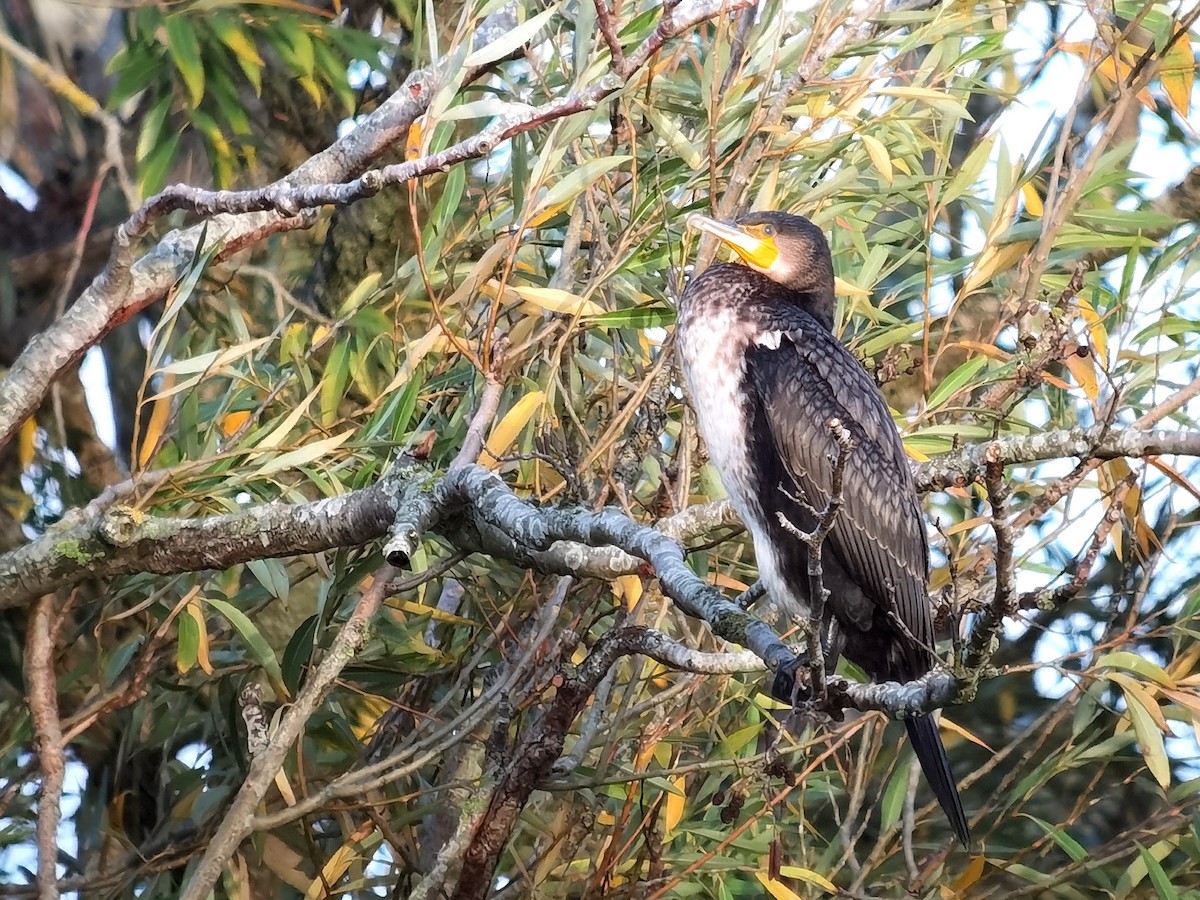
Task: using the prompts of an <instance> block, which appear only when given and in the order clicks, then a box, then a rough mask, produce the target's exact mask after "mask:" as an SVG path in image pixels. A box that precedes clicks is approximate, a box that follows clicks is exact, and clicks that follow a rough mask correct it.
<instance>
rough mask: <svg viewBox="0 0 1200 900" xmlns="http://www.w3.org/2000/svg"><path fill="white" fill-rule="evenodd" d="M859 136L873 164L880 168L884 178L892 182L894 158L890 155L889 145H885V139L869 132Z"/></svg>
mask: <svg viewBox="0 0 1200 900" xmlns="http://www.w3.org/2000/svg"><path fill="white" fill-rule="evenodd" d="M859 138H860V139H861V140H862V142H863V146H864V147H866V149H867V156H869V157H871V163H872V165H874V166H875V168H876V169H878V170H879V174H880V175H882V176H883V180H884V181H886V182H887V183H888V184H891V183H892V174H893V173H892V158H891V157H890V156H889V155H888V152H887V147H885V146H883V141H881V140H879V138H877V137H872V136H871V135H869V134H860V135H859Z"/></svg>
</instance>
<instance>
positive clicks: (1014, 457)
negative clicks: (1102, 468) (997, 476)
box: [913, 426, 1200, 493]
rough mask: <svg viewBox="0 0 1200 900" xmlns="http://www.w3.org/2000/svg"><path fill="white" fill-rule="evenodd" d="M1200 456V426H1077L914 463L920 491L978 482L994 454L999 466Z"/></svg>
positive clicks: (1014, 437)
mask: <svg viewBox="0 0 1200 900" xmlns="http://www.w3.org/2000/svg"><path fill="white" fill-rule="evenodd" d="M1176 455H1178V456H1200V431H1182V430H1180V431H1140V430H1138V429H1136V428H1124V429H1120V428H1104V427H1101V426H1097V427H1094V428H1072V429H1070V430H1063V431H1045V432H1042V433H1041V434H1028V435H1009V436H1005V437H1001V438H996V439H995V440H993V441H986V442H983V443H980V444H971V445H970V446H967V447H963V448H962V449H961V450H953V451H951V452H950V453H944V454H942V455H941V456H936V457H933V458H932V459H930V460H929V462H926V463H918V464H916V465H914V466H913V476H914V477H915V479H916V482H917V490H918V491H921V492H922V493H926V492H928V491H940V490H943V489H944V488H947V487H952V486H959V487H965V486H966V485H968V484H970V483H972V482H974V481H978V480H979V479H981V478H982V477H983V475H984V473H985V472H986V471H987V461H988V458H989V457H992V456H994V458H995V459H996V461H997V462H998V463H999V464H1000V465H1004V466H1013V465H1020V464H1023V463H1034V462H1042V461H1044V460H1048V459H1065V458H1067V457H1072V456H1077V457H1080V458H1083V459H1121V458H1128V459H1139V458H1141V457H1144V456H1176Z"/></svg>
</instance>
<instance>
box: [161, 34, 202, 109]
mask: <svg viewBox="0 0 1200 900" xmlns="http://www.w3.org/2000/svg"><path fill="white" fill-rule="evenodd" d="M164 24H165V27H166V32H167V52H169V53H170V54H171V59H173V60H174V61H175V68H177V69H178V70H179V75H180V77H181V78H182V79H183V83H184V85H186V86H187V89H188V94H189V95H190V96H191V101H192V105H193V106H199V105H200V101H201V100H203V99H204V61H203V60H202V59H201V58H200V41H199V40H197V38H196V29H195V26H194V24H193V22H192V18H191V16H189V15H187V14H185V13H181V12H180V13H175V14H174V15H170V16H167V19H166V22H165V23H164Z"/></svg>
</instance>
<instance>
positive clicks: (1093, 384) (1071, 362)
mask: <svg viewBox="0 0 1200 900" xmlns="http://www.w3.org/2000/svg"><path fill="white" fill-rule="evenodd" d="M1065 362H1066V364H1067V368H1068V369H1069V370H1070V372H1071V375H1072V376H1073V377H1074V378H1075V383H1076V384H1078V385H1079V386H1080V387H1081V388H1083V393H1084V395H1085V396H1087V398H1088V399H1089V400H1091V401H1092V402H1093V403H1095V402H1096V400H1097V399H1098V398H1099V397H1100V382H1099V380H1098V379H1097V378H1096V363H1095V361H1094V360H1093V359H1092V357H1091V356H1090V355H1089V356H1079V355H1077V354H1075V353H1072V354H1071V355H1070V356H1068V357H1067V358H1066V360H1065Z"/></svg>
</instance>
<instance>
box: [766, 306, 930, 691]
mask: <svg viewBox="0 0 1200 900" xmlns="http://www.w3.org/2000/svg"><path fill="white" fill-rule="evenodd" d="M792 318H793V317H789V321H788V322H787V325H788V326H789V329H788V330H782V331H779V332H766V334H767V337H766V338H765V339H764V340H763V341H762V342H761V343H760V344H758V345H755V346H752V347H751V348H750V350H749V352H748V353H747V361H748V365H749V375H750V380H751V383H752V384H753V385H754V388H755V390H756V391H757V393H758V396H759V398H760V400H761V401H762V404H763V406H764V409H765V412H766V418H767V421H768V423H769V426H770V429H771V436H772V438H773V440H774V442H775V448H776V450H777V451H778V453H779V455H780V457H781V458H782V460H783V463H784V466H785V468H786V469H787V471H788V472H789V474H790V475H791V476H792V478H793V479H794V480H795V482H796V484H797V486H798V487H799V488H800V490H801V492H802V494H803V495H804V498H805V499H806V500H807V502H808V503H809V504H810V505H811V506H814V507H816V508H817V509H818V510H820V509H822V508H823V507H824V505H825V503H826V500H827V498H828V492H829V490H830V488H831V484H832V479H833V467H834V460H835V459H836V458H837V457H836V454H837V444H836V442H835V441H834V438H833V435H832V434H831V432H830V430H829V428H828V426H827V423H828V422H829V420H830V419H832V418H835V417H836V418H838V419H840V420H841V422H842V424H843V425H845V426H846V427H847V428H849V429H850V433H851V435H852V436H853V438H854V441H855V444H856V447H855V449H854V450H853V451H852V452H851V453H850V455H849V457H848V458H847V460H846V463H845V467H844V469H843V487H842V499H843V506H842V509H841V511H840V512H839V514H838V517H837V519H836V520H835V521H834V526H833V529H832V531H831V532H830V535H829V537H828V538H827V544H828V546H829V548H830V549H831V550H832V551H833V553H834V554H835V555H836V557H837V559H838V561H839V562H840V563H841V564H842V566H843V567H844V568H845V569H846V571H847V573H848V574H849V575H850V576H851V577H852V578H853V579H854V581H855V582H857V583H858V585H859V586H860V587H861V588H862V589H863V591H864V592H865V593H866V594H868V595H869V596H871V597H872V598H873V599H874V600H875V602H876V603H878V604H880V606H881V607H883V608H884V609H885V610H886V609H888V608H889V607H888V604H889V600H890V601H891V603H892V604H894V605H892V606H891V608H892V609H893V610H894V611H895V612H896V614H897V615H898V617H899V618H900V620H901V621H902V622H903V623H904V625H905V627H907V628H908V630H909V631H910V632H911V633H912V634H913V636H914V637H916V639H917V641H918V642H919V644H921V645H923V646H924V647H931V646H933V643H934V638H933V622H932V617H931V610H930V606H929V599H928V594H927V592H926V587H927V583H928V576H929V548H928V544H927V542H926V538H925V527H924V524H923V522H922V518H921V509H920V505H919V503H918V501H917V493H916V490H915V488H914V486H913V481H912V474H911V472H910V471H909V468H908V460H907V458H906V457H905V454H904V447H903V445H902V444H901V443H900V435H899V434H898V433H897V431H896V426H895V423H894V422H893V421H892V416H891V414H890V413H889V412H888V408H887V403H886V402H885V401H884V399H883V395H882V394H881V393H880V392H879V388H878V387H877V386H876V384H875V380H874V379H873V378H872V377H871V376H870V375H869V374H868V373H867V372H866V370H865V369H863V367H862V366H861V365H860V364H859V362H858V360H857V359H855V358H854V356H853V355H852V354H851V353H850V351H848V350H847V349H846V348H845V347H843V346H842V344H841V343H840V342H839V341H838V340H837V339H836V338H835V337H834V336H833V335H832V334H830V333H829V332H828V331H826V330H825V329H823V328H821V327H820V326H819V325H818V324H817V323H816V321H815V320H811V319H809V318H808V317H807V316H805V317H795V318H797V319H800V322H799V323H798V322H797V321H790V320H791V319H792ZM801 323H803V324H801ZM797 324H800V327H796V325H797ZM906 656H908V658H909V659H910V660H911V664H912V665H913V666H914V667H915V668H916V669H917V670H916V671H913V672H910V673H896V675H897V676H900V675H902V674H907V675H908V677H915V676H917V675H921V674H924V672H925V671H927V670H928V668H929V654H928V653H927V652H925V651H924V650H923V649H919V648H916V647H914V648H911V655H908V654H906ZM921 663H923V665H922V664H921Z"/></svg>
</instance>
